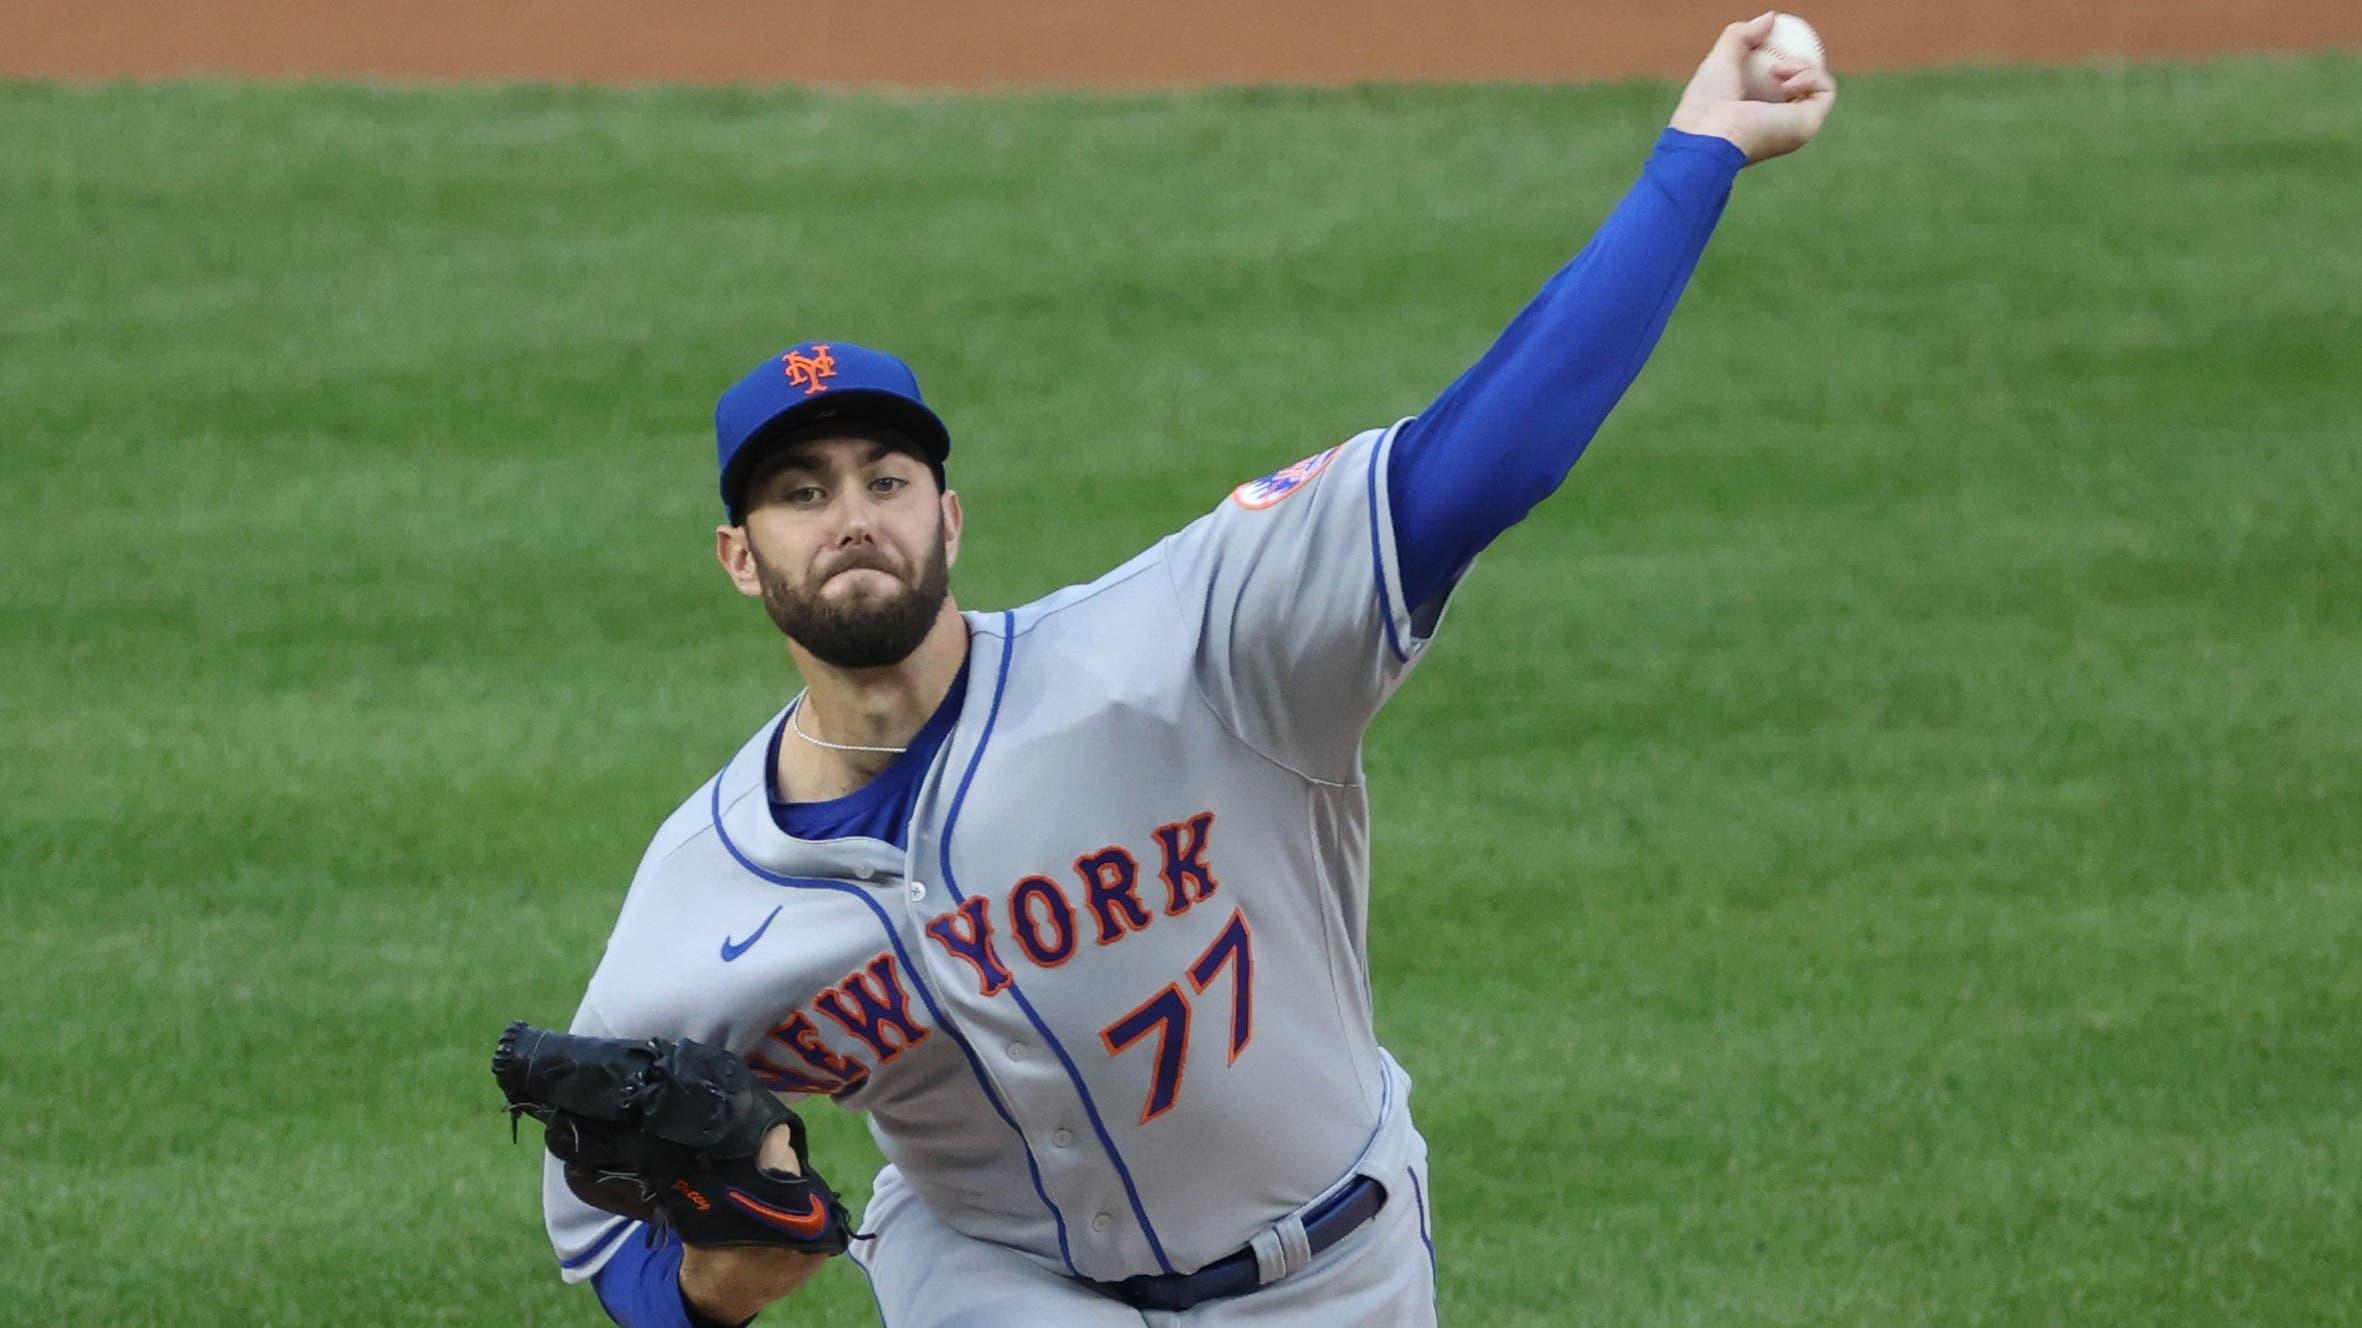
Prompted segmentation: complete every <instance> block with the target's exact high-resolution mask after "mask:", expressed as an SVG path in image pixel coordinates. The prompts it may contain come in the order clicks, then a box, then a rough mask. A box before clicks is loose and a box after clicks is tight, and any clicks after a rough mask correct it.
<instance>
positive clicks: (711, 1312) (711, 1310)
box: [681, 1259, 768, 1328]
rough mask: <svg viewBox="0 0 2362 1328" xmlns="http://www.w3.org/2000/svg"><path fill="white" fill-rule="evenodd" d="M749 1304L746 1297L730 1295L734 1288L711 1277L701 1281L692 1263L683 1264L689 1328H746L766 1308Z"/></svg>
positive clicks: (683, 1296) (684, 1306) (683, 1306)
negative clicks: (717, 1282) (718, 1282)
mask: <svg viewBox="0 0 2362 1328" xmlns="http://www.w3.org/2000/svg"><path fill="white" fill-rule="evenodd" d="M764 1303H768V1302H762V1303H756V1304H752V1305H749V1304H746V1303H744V1297H742V1296H736V1295H733V1294H731V1288H730V1287H728V1286H726V1285H717V1284H716V1281H715V1279H714V1278H713V1277H711V1276H710V1275H708V1276H703V1277H700V1276H699V1275H698V1270H693V1269H692V1268H691V1266H690V1261H689V1260H687V1259H683V1260H682V1261H681V1309H682V1310H683V1311H685V1312H686V1313H687V1315H688V1319H689V1328H744V1325H746V1324H749V1323H752V1322H753V1321H754V1317H755V1315H757V1314H760V1313H762V1310H763V1304H764Z"/></svg>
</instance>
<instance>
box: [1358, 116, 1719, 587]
mask: <svg viewBox="0 0 2362 1328" xmlns="http://www.w3.org/2000/svg"><path fill="white" fill-rule="evenodd" d="M1746 164H1747V157H1746V154H1745V153H1743V152H1741V151H1740V150H1739V149H1738V147H1737V146H1735V145H1734V144H1732V143H1730V142H1729V141H1728V140H1726V139H1721V138H1712V137H1705V136H1701V135H1697V134H1685V133H1683V132H1682V131H1680V130H1678V129H1668V130H1666V131H1665V132H1664V133H1663V135H1661V136H1660V137H1659V138H1658V139H1657V147H1656V151H1655V152H1654V153H1653V154H1652V155H1651V156H1650V157H1649V160H1648V165H1647V166H1646V167H1645V168H1644V169H1643V170H1642V172H1641V176H1640V181H1639V183H1637V184H1635V185H1634V186H1633V187H1632V190H1631V192H1629V193H1627V194H1626V195H1625V196H1624V200H1623V202H1621V203H1619V204H1617V206H1616V210H1615V211H1614V212H1613V213H1611V214H1610V215H1609V216H1608V219H1607V220H1606V221H1605V222H1603V223H1602V224H1601V225H1600V228H1599V231H1598V233H1596V234H1595V235H1593V236H1592V237H1591V243H1589V244H1587V245H1585V246H1584V247H1583V251H1582V252H1581V253H1579V254H1577V255H1575V257H1574V261H1572V262H1570V263H1568V264H1567V265H1566V266H1565V267H1563V268H1561V269H1559V271H1558V273H1557V275H1555V276H1553V277H1551V278H1550V280H1549V281H1548V282H1547V283H1545V284H1544V285H1543V287H1542V290H1541V293H1540V294H1538V295H1536V296H1535V297H1534V299H1533V301H1532V303H1530V304H1528V305H1527V306H1526V307H1525V310H1524V312H1522V313H1520V314H1518V316H1517V318H1516V321H1514V322H1512V323H1510V324H1509V327H1508V330H1507V331H1505V332H1503V333H1502V334H1501V336H1500V338H1499V340H1497V341H1495V342H1494V343H1493V346H1492V349H1490V350H1488V351H1486V352H1485V353H1484V356H1483V358H1481V359H1479V360H1478V361H1477V362H1476V364H1475V365H1474V366H1473V367H1471V368H1470V369H1469V370H1468V371H1467V372H1466V373H1464V374H1461V375H1460V377H1459V379H1458V380H1457V381H1456V382H1454V383H1453V384H1452V385H1451V386H1450V387H1448V388H1445V389H1444V392H1443V395H1441V396H1439V397H1437V398H1436V399H1435V401H1434V404H1432V405H1430V406H1428V408H1427V409H1426V410H1425V411H1423V412H1421V413H1420V415H1419V416H1418V418H1416V419H1414V420H1412V421H1411V422H1410V423H1409V424H1406V425H1404V426H1403V429H1402V432H1401V433H1400V434H1398V435H1396V436H1395V440H1394V450H1393V452H1392V453H1391V454H1390V455H1389V457H1388V459H1387V467H1386V487H1387V495H1388V504H1387V505H1388V510H1389V513H1390V514H1391V515H1392V516H1393V518H1394V532H1395V546H1396V557H1397V560H1398V562H1399V564H1400V568H1401V572H1402V588H1403V600H1404V602H1405V603H1407V604H1410V605H1412V606H1414V609H1415V610H1420V611H1418V612H1414V613H1413V615H1412V616H1413V620H1414V622H1418V623H1420V624H1421V625H1422V626H1424V625H1425V623H1426V621H1427V620H1428V619H1429V618H1431V617H1432V615H1431V614H1430V613H1427V612H1424V610H1427V609H1429V608H1430V607H1431V606H1432V602H1433V601H1434V600H1435V599H1436V598H1437V596H1439V595H1440V594H1442V593H1443V592H1444V591H1446V590H1448V589H1450V587H1451V585H1452V583H1453V581H1455V580H1456V579H1458V577H1459V574H1460V573H1461V572H1462V571H1463V570H1465V569H1466V568H1467V566H1468V563H1469V560H1471V559H1473V558H1474V557H1476V555H1477V554H1478V553H1480V552H1482V551H1483V549H1484V547H1485V546H1486V545H1488V544H1490V543H1492V542H1493V541H1494V540H1495V539H1497V538H1499V536H1500V535H1501V532H1503V531H1505V530H1507V529H1509V527H1511V526H1513V525H1516V524H1517V523H1518V522H1519V521H1521V520H1523V519H1525V515H1526V513H1528V512H1530V511H1532V510H1533V508H1534V504H1536V503H1539V502H1541V501H1542V500H1543V499H1544V498H1547V497H1549V496H1550V494H1551V493H1552V492H1554V491H1555V490H1556V489H1557V488H1558V486H1559V485H1560V484H1562V483H1564V482H1565V481H1566V477H1567V472H1568V471H1571V470H1573V469H1574V466H1575V462H1576V461H1578V460H1580V459H1581V457H1582V455H1583V449H1584V448H1585V447H1587V446H1589V445H1590V442H1591V438H1592V435H1593V434H1595V433H1597V432H1598V431H1599V426H1600V424H1601V423H1602V422H1604V421H1605V420H1606V419H1607V416H1608V412H1609V411H1611V410H1613V409H1614V408H1615V405H1616V402H1617V401H1618V400H1620V399H1621V398H1622V397H1623V395H1624V389H1625V388H1627V387H1630V386H1631V385H1632V380H1633V379H1634V378H1635V377H1638V376H1639V374H1640V366H1641V365H1642V364H1643V363H1645V362H1646V361H1647V360H1648V356H1649V352H1650V351H1651V350H1653V349H1655V347H1656V344H1657V339H1658V338H1659V337H1661V336H1662V335H1664V331H1665V321H1666V320H1667V319H1668V318H1671V317H1672V316H1673V306H1674V304H1675V303H1676V302H1678V301H1679V300H1680V299H1681V292H1682V288H1683V287H1685V286H1687V285H1688V284H1689V278H1690V273H1691V272H1693V271H1695V270H1696V268H1697V266H1698V259H1699V257H1700V256H1701V255H1702V254H1704V253H1705V251H1706V241H1707V239H1708V238H1709V237H1710V236H1712V235H1713V234H1714V226H1715V223H1716V222H1717V221H1719V220H1720V219H1721V217H1722V209H1723V205H1724V204H1726V203H1727V202H1729V201H1730V191H1731V181H1732V180H1733V179H1734V178H1735V177H1736V176H1737V175H1738V172H1739V168H1740V167H1742V166H1744V165H1746Z"/></svg>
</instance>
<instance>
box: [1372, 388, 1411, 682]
mask: <svg viewBox="0 0 2362 1328" xmlns="http://www.w3.org/2000/svg"><path fill="white" fill-rule="evenodd" d="M1401 427H1402V426H1400V425H1396V426H1395V429H1399V428H1401ZM1395 429H1389V430H1387V431H1386V432H1385V433H1383V434H1381V435H1379V437H1378V441H1377V443H1376V445H1374V446H1372V447H1371V448H1370V568H1371V570H1372V571H1374V572H1376V573H1377V577H1378V620H1379V621H1380V622H1383V623H1385V624H1386V648H1387V649H1389V650H1391V651H1393V652H1394V658H1395V659H1396V660H1397V661H1399V662H1402V663H1406V664H1407V663H1409V662H1410V658H1411V657H1410V655H1409V654H1407V653H1406V652H1405V651H1404V650H1403V648H1402V640H1401V638H1399V637H1397V636H1396V635H1395V634H1394V608H1393V605H1392V603H1391V602H1390V601H1389V600H1388V599H1387V596H1386V550H1385V548H1384V547H1383V546H1382V545H1380V544H1379V542H1378V467H1380V466H1382V465H1384V464H1386V449H1387V445H1388V444H1389V443H1390V442H1392V441H1393V438H1394V434H1395ZM1404 607H1405V608H1406V609H1407V608H1408V607H1409V606H1408V605H1406V606H1404Z"/></svg>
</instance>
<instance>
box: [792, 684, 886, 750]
mask: <svg viewBox="0 0 2362 1328" xmlns="http://www.w3.org/2000/svg"><path fill="white" fill-rule="evenodd" d="M804 696H805V693H803V692H798V693H796V701H795V704H794V705H792V706H789V707H788V710H787V726H788V727H789V728H791V729H794V730H795V733H796V736H797V737H799V738H802V739H803V740H804V741H806V742H808V743H811V744H812V745H813V746H815V747H826V748H827V749H829V750H830V751H832V752H884V753H886V754H887V755H890V756H899V755H901V754H902V753H904V752H907V751H909V750H910V749H909V748H908V747H858V746H855V745H854V744H852V743H849V742H828V741H826V740H824V739H820V738H815V737H813V736H812V735H811V734H809V733H806V732H804V726H803V725H801V724H799V723H797V722H796V712H797V711H799V710H802V709H803V708H804Z"/></svg>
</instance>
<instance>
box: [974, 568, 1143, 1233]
mask: <svg viewBox="0 0 2362 1328" xmlns="http://www.w3.org/2000/svg"><path fill="white" fill-rule="evenodd" d="M1016 617H1017V615H1016V614H1014V613H1003V614H1002V615H1001V630H1002V631H1004V632H1007V633H1008V638H1007V639H1006V640H1005V641H1003V642H1002V643H1001V667H1000V676H999V677H998V678H997V679H995V680H994V682H993V686H992V709H991V710H990V711H988V712H986V714H985V716H984V732H983V734H982V735H981V736H980V737H978V738H977V739H976V752H975V754H974V755H972V756H970V757H969V758H968V771H967V773H966V774H964V775H962V776H960V787H959V791H958V792H957V793H954V794H953V795H952V798H951V810H950V811H949V812H948V813H946V814H945V815H944V818H943V842H942V845H941V849H942V860H941V862H942V867H943V884H944V888H946V889H948V890H950V891H951V902H952V903H954V904H959V903H962V902H964V901H965V899H966V896H965V895H962V894H961V893H960V885H959V882H958V881H957V880H955V879H954V878H953V876H952V872H951V835H952V830H953V828H954V827H956V826H957V825H958V824H959V819H960V808H961V807H962V806H963V805H965V804H966V802H967V800H968V785H969V783H970V782H971V781H973V780H974V779H975V778H976V767H977V766H979V765H981V764H983V762H984V747H985V744H987V743H989V742H991V741H992V726H993V724H994V722H995V721H997V720H998V719H999V718H1000V715H1001V697H1002V695H1003V694H1004V693H1005V692H1006V691H1007V689H1008V686H1009V661H1010V659H1012V658H1013V657H1015V655H1016V653H1017V635H1016V626H1017V624H1016ZM1009 994H1010V995H1011V996H1014V997H1016V998H1017V1008H1018V1009H1020V1010H1023V1011H1024V1012H1025V1018H1026V1020H1027V1021H1028V1022H1030V1023H1031V1024H1032V1025H1033V1030H1034V1031H1035V1032H1036V1033H1039V1034H1041V1035H1042V1038H1043V1040H1044V1041H1046V1042H1048V1043H1049V1044H1050V1050H1052V1051H1054V1052H1056V1053H1058V1063H1059V1064H1060V1065H1063V1066H1065V1067H1066V1077H1067V1079H1068V1081H1069V1082H1071V1083H1072V1084H1073V1085H1074V1091H1075V1094H1076V1095H1077V1096H1079V1097H1080V1098H1082V1100H1083V1113H1084V1114H1085V1115H1087V1116H1089V1117H1090V1118H1091V1129H1092V1131H1093V1132H1094V1133H1096V1134H1097V1135H1098V1136H1099V1146H1100V1147H1102V1148H1104V1149H1106V1150H1107V1160H1108V1161H1110V1162H1113V1163H1114V1164H1115V1175H1116V1179H1118V1180H1120V1181H1122V1182H1123V1184H1124V1198H1125V1199H1126V1200H1128V1201H1129V1202H1130V1203H1131V1205H1132V1216H1134V1217H1136V1218H1138V1219H1140V1231H1141V1234H1142V1235H1145V1236H1146V1237H1148V1252H1149V1253H1151V1254H1153V1255H1155V1256H1156V1262H1157V1266H1158V1267H1159V1268H1162V1269H1163V1270H1164V1271H1166V1272H1168V1273H1170V1272H1172V1271H1174V1269H1173V1263H1172V1261H1171V1260H1170V1259H1167V1258H1166V1257H1165V1246H1164V1242H1163V1241H1161V1240H1159V1239H1157V1235H1156V1228H1155V1227H1154V1226H1152V1225H1150V1223H1149V1221H1148V1209H1147V1208H1146V1207H1145V1206H1143V1205H1142V1204H1141V1202H1140V1189H1139V1187H1138V1186H1137V1185H1135V1184H1133V1182H1132V1171H1131V1168H1129V1167H1127V1166H1125V1165H1124V1155H1123V1154H1122V1153H1120V1152H1118V1151H1116V1147H1115V1139H1114V1138H1113V1137H1112V1136H1110V1135H1109V1134H1108V1133H1107V1123H1106V1122H1105V1121H1103V1120H1101V1119H1100V1118H1099V1104H1098V1103H1096V1102H1094V1101H1092V1100H1091V1090H1090V1089H1088V1088H1085V1087H1084V1086H1083V1075H1082V1071H1081V1070H1079V1069H1077V1068H1076V1067H1075V1063H1074V1058H1073V1057H1071V1056H1069V1055H1067V1054H1066V1047H1065V1045H1064V1044H1063V1043H1061V1042H1059V1041H1058V1035H1057V1034H1055V1033H1053V1032H1051V1031H1050V1026H1049V1025H1048V1024H1045V1023H1043V1022H1042V1017H1041V1015H1039V1014H1038V1013H1036V1012H1035V1011H1034V1008H1033V1002H1031V1001H1029V1000H1027V999H1025V992H1024V991H1023V990H1022V989H1020V988H1019V987H1018V985H1017V978H1016V976H1015V975H1014V974H1011V975H1010V978H1009ZM1067 1266H1068V1267H1070V1268H1071V1267H1073V1265H1072V1264H1071V1263H1070V1264H1068V1265H1067Z"/></svg>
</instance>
